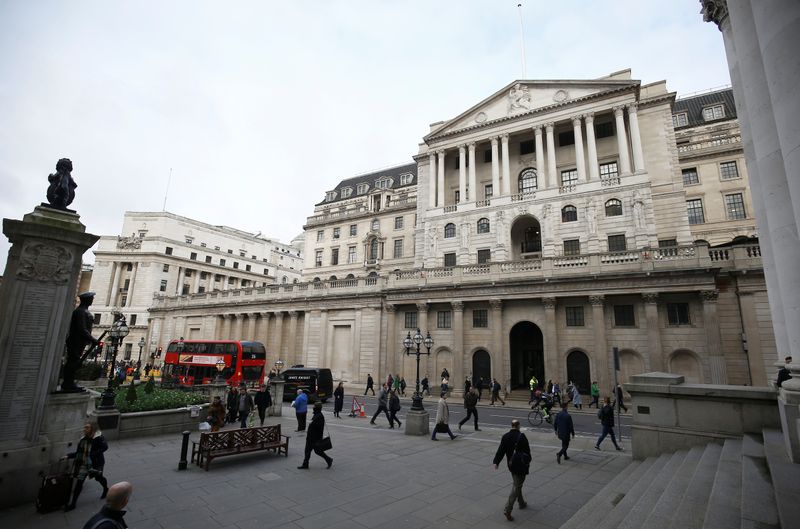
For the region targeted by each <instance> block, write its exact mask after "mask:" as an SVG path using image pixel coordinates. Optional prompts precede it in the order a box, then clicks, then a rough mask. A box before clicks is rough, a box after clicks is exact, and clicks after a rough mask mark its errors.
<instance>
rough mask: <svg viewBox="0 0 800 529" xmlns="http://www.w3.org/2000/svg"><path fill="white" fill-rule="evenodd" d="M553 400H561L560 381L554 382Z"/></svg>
mask: <svg viewBox="0 0 800 529" xmlns="http://www.w3.org/2000/svg"><path fill="white" fill-rule="evenodd" d="M552 393H553V400H556V401H558V402H561V386H559V385H558V382H553V391H552Z"/></svg>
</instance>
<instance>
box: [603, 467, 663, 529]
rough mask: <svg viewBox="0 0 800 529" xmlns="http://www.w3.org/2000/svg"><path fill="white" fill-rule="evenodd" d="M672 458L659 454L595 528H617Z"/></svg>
mask: <svg viewBox="0 0 800 529" xmlns="http://www.w3.org/2000/svg"><path fill="white" fill-rule="evenodd" d="M670 459H672V454H661V455H660V456H658V459H656V461H655V462H654V463H653V465H652V466H651V467H650V469H648V471H647V472H644V473H642V475H641V476H640V477H639V479H638V480H637V481H636V483H634V484H633V486H632V487H631V488H630V490H629V491H628V492H627V493H626V494H625V496H624V497H623V498H622V499H621V500H620V501H619V502H618V503H617V504H616V505H615V506H614V508H613V509H611V511H610V512H609V513H608V514H607V515H606V516H605V517H604V518H603V521H602V522H600V523H597V524H595V525H594V529H616V527H618V526H619V524H620V523H621V522H622V520H623V519H624V518H625V517H626V516H627V515H628V513H629V512H630V511H631V509H632V508H633V506H634V505H636V503H637V502H638V501H639V498H641V497H642V495H644V493H645V492H646V491H647V489H648V488H649V487H650V485H651V484H652V483H653V482H654V481H655V480H656V479H657V478H658V476H660V475H661V471H662V469H663V468H664V466H665V465H666V464H667V462H668V461H669V460H670Z"/></svg>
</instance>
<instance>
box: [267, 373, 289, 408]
mask: <svg viewBox="0 0 800 529" xmlns="http://www.w3.org/2000/svg"><path fill="white" fill-rule="evenodd" d="M284 384H285V383H284V381H283V380H282V379H278V378H273V379H272V381H271V382H270V383H269V385H270V391H271V393H272V406H270V407H269V414H270V415H271V416H273V417H280V416H281V415H282V414H283V386H284Z"/></svg>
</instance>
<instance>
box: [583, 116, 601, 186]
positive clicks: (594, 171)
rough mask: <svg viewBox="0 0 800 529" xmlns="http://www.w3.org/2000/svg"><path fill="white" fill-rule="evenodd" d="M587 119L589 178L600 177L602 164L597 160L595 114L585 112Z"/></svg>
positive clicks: (585, 118) (597, 178)
mask: <svg viewBox="0 0 800 529" xmlns="http://www.w3.org/2000/svg"><path fill="white" fill-rule="evenodd" d="M583 117H584V120H585V121H586V153H587V155H588V156H589V180H592V181H594V180H599V179H600V166H599V165H598V162H597V142H596V141H595V137H594V114H593V113H591V112H589V113H588V114H585V115H584V116H583Z"/></svg>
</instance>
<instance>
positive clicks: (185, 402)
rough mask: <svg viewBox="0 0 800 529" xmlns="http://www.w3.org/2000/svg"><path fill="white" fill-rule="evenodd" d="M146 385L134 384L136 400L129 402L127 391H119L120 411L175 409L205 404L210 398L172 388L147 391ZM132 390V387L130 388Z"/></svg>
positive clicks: (118, 406)
mask: <svg viewBox="0 0 800 529" xmlns="http://www.w3.org/2000/svg"><path fill="white" fill-rule="evenodd" d="M145 388H146V385H144V386H143V385H141V384H140V385H138V386H134V389H133V391H135V392H136V400H135V401H132V402H129V401H128V400H127V398H128V396H127V392H126V393H125V394H123V392H119V393H117V399H116V403H117V409H118V410H119V411H120V413H130V412H134V411H154V410H174V409H176V408H183V407H185V406H191V405H192V404H204V403H207V402H208V399H207V398H206V397H205V396H204V395H201V394H199V393H185V392H183V391H175V390H170V389H162V388H156V387H154V388H153V391H152V393H147V392H146V391H145ZM128 391H130V389H129V390H128Z"/></svg>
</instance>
